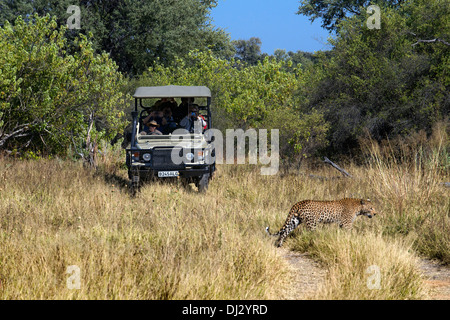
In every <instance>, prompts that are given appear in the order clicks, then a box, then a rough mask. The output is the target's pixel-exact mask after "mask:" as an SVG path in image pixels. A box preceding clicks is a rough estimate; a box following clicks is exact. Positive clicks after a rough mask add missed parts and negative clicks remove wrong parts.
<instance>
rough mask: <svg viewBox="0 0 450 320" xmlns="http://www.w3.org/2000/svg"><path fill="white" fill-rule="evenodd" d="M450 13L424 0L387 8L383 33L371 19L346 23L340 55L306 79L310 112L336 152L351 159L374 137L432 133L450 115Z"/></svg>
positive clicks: (336, 51)
mask: <svg viewBox="0 0 450 320" xmlns="http://www.w3.org/2000/svg"><path fill="white" fill-rule="evenodd" d="M449 10H450V9H449V7H448V6H445V5H443V4H442V1H438V0H430V1H424V0H418V1H414V2H408V3H405V4H403V5H402V6H400V7H396V8H393V7H390V6H388V7H381V17H382V22H381V29H379V30H377V29H368V28H367V26H366V24H365V22H366V20H367V18H368V15H367V14H366V13H364V12H363V13H362V14H361V15H355V16H352V17H350V18H348V19H346V20H343V21H341V22H340V30H339V33H338V35H337V37H336V38H335V39H334V40H332V45H333V47H334V48H333V50H332V51H331V52H330V53H329V54H328V55H324V54H323V55H322V56H321V57H320V60H319V62H318V63H316V64H314V66H312V67H311V68H310V69H309V70H308V71H307V72H306V73H305V77H306V78H307V79H308V80H307V84H308V85H307V86H306V87H304V88H301V90H300V91H299V92H300V95H302V96H304V97H305V101H306V102H305V104H304V108H306V109H308V108H311V107H315V108H318V110H320V111H321V112H323V113H324V114H325V119H326V120H327V121H328V122H329V123H330V125H331V128H330V131H329V136H328V139H329V141H330V143H331V144H330V145H331V147H332V150H333V151H338V152H351V151H352V149H353V148H354V147H356V146H357V145H358V138H359V137H360V136H361V135H363V133H364V132H369V133H370V134H371V135H372V137H374V138H375V139H377V140H381V139H384V138H392V137H394V136H396V135H405V134H408V133H410V132H413V131H417V130H421V129H423V130H426V131H428V132H431V128H432V127H433V124H434V123H436V122H437V121H440V120H443V119H445V118H446V117H448V115H449V102H448V101H450V99H449V97H450V96H449V92H450V90H449V89H450V87H449V84H450V81H449V80H450V78H449V63H448V62H449V60H448V57H449V49H450V46H447V45H446V44H445V43H443V42H433V43H427V42H418V38H419V37H420V38H422V39H434V38H440V39H446V37H448V35H449V34H450V28H449V23H448V21H449V19H448V17H449Z"/></svg>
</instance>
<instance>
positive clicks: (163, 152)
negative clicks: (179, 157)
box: [153, 148, 185, 170]
mask: <svg viewBox="0 0 450 320" xmlns="http://www.w3.org/2000/svg"><path fill="white" fill-rule="evenodd" d="M176 150H177V152H179V151H181V149H180V148H177V149H176ZM184 167H185V165H184V163H181V164H174V163H173V162H172V148H164V149H162V148H155V149H153V169H155V170H180V169H184Z"/></svg>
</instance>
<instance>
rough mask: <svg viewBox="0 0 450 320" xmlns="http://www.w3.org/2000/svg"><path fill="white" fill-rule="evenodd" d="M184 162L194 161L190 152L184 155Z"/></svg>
mask: <svg viewBox="0 0 450 320" xmlns="http://www.w3.org/2000/svg"><path fill="white" fill-rule="evenodd" d="M186 160H187V161H192V160H194V154H193V153H192V152H189V153H188V154H186Z"/></svg>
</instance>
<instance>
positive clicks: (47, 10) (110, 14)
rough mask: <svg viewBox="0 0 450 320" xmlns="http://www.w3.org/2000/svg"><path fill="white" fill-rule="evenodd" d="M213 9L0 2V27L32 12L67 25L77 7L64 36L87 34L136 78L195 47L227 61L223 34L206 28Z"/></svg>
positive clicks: (128, 2) (131, 2)
mask: <svg viewBox="0 0 450 320" xmlns="http://www.w3.org/2000/svg"><path fill="white" fill-rule="evenodd" d="M216 4H217V0H184V1H173V0H159V1H149V0H146V1H141V0H109V1H104V0H62V1H60V0H50V1H48V0H35V1H27V0H25V1H24V0H19V1H7V0H0V9H1V10H0V25H1V24H3V23H4V22H5V21H6V20H9V21H13V20H15V18H16V17H17V16H18V15H22V16H23V17H26V16H29V15H31V14H33V13H37V14H39V15H40V16H44V15H45V14H51V15H52V16H55V17H56V19H57V20H56V21H57V22H58V25H59V26H62V25H66V23H67V19H68V18H69V17H70V16H71V13H67V8H68V7H69V6H70V5H77V6H79V7H80V9H81V19H80V20H81V21H80V22H81V29H80V30H76V29H73V30H67V32H66V35H67V37H68V38H69V39H71V40H73V39H74V38H75V37H77V36H79V34H80V33H81V34H85V35H88V34H89V33H92V35H93V37H92V38H91V39H92V40H91V41H92V42H93V47H94V49H95V50H96V52H97V53H99V52H100V51H105V52H108V53H109V54H110V55H111V58H112V59H113V60H114V61H115V62H116V63H117V64H118V66H119V69H120V70H121V71H122V72H125V73H127V74H133V75H137V74H140V73H142V72H143V71H144V70H145V69H147V68H148V67H149V66H151V63H152V62H153V61H155V60H156V59H157V58H159V59H160V61H162V62H164V63H166V64H169V63H170V62H171V61H172V60H173V59H174V57H175V55H178V56H183V55H186V54H187V53H188V52H189V51H190V50H193V49H196V48H201V49H207V48H211V49H212V50H213V51H215V52H216V53H217V54H218V53H221V54H223V55H228V56H231V55H232V54H233V47H232V45H231V43H230V40H229V37H228V35H227V34H226V33H225V32H224V31H223V30H222V29H219V28H215V27H213V26H212V25H211V23H210V18H209V12H210V9H211V8H213V7H214V6H216ZM24 19H25V18H24Z"/></svg>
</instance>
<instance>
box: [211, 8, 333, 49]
mask: <svg viewBox="0 0 450 320" xmlns="http://www.w3.org/2000/svg"><path fill="white" fill-rule="evenodd" d="M299 4H300V1H299V0H219V4H218V6H217V7H216V8H214V9H212V11H211V18H212V19H213V21H212V24H213V25H215V26H217V27H221V28H223V29H225V31H226V32H228V33H229V34H230V36H231V39H232V40H239V39H244V40H248V39H250V38H251V37H258V38H260V39H261V42H262V46H261V51H262V52H265V53H268V54H273V52H274V51H275V50H276V49H285V50H286V51H294V52H295V51H298V50H301V51H308V52H314V51H318V50H327V49H330V46H329V45H327V39H328V37H329V34H328V31H326V30H325V29H323V28H321V27H320V24H321V22H320V21H319V20H316V21H314V23H311V21H309V19H308V17H306V16H300V15H297V14H295V13H296V12H297V11H298V7H299Z"/></svg>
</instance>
